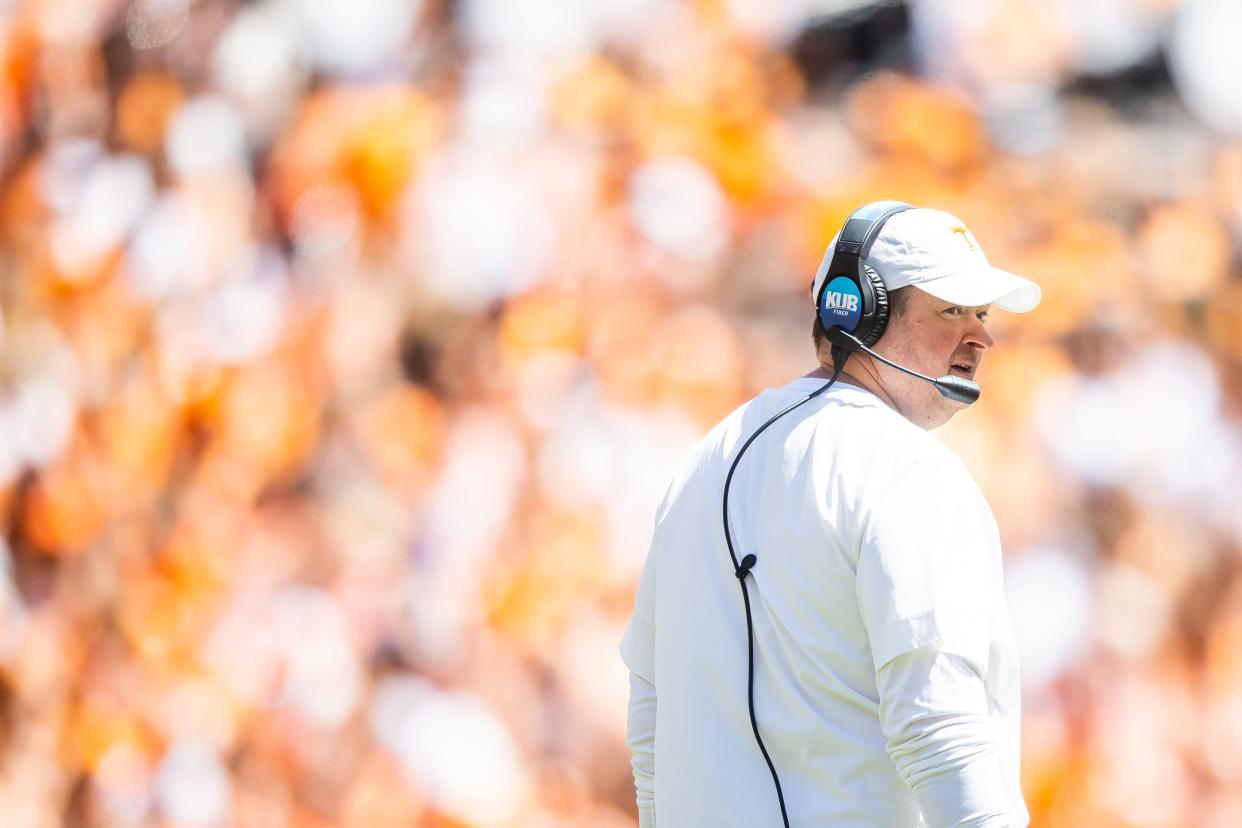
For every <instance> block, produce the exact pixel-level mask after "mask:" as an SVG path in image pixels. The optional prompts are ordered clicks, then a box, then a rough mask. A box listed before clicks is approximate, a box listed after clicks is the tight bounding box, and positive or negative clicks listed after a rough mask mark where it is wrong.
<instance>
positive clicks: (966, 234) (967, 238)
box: [949, 227, 979, 250]
mask: <svg viewBox="0 0 1242 828" xmlns="http://www.w3.org/2000/svg"><path fill="white" fill-rule="evenodd" d="M949 229H950V230H952V231H953V232H954V233H960V234H961V236H962V239H964V240H965V242H966V244H968V245H970V249H971V250H978V249H979V248H978V247H975V240H974V239H972V238H971V237H970V231H969V230H967V229H966V228H965V227H951V228H949Z"/></svg>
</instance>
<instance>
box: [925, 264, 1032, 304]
mask: <svg viewBox="0 0 1242 828" xmlns="http://www.w3.org/2000/svg"><path fill="white" fill-rule="evenodd" d="M914 286H915V287H917V288H919V290H922V291H923V292H924V293H930V294H931V295H932V296H935V297H936V298H937V299H941V300H943V301H945V302H952V303H953V304H955V305H966V306H968V307H979V306H981V305H995V306H996V307H998V308H1000V309H1001V310H1007V311H1010V312H1011V313H1026V312H1027V311H1031V310H1034V309H1035V307H1036V306H1037V305H1038V304H1039V300H1040V298H1041V297H1042V296H1043V293H1042V291H1041V290H1040V289H1039V285H1037V284H1035V283H1034V282H1032V281H1031V280H1030V279H1024V278H1022V277H1021V276H1018V275H1017V274H1014V273H1010V272H1009V271H1007V270H1001V269H1000V268H997V267H991V266H990V265H989V266H987V267H983V268H979V269H978V270H969V271H956V272H954V273H950V274H947V275H945V276H940V277H933V278H930V279H920V280H919V281H917V282H915V283H914Z"/></svg>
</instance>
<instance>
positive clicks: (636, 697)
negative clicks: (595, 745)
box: [625, 673, 657, 828]
mask: <svg viewBox="0 0 1242 828" xmlns="http://www.w3.org/2000/svg"><path fill="white" fill-rule="evenodd" d="M656 707H657V705H656V689H655V685H654V684H652V683H651V682H649V681H647V680H645V679H643V678H642V677H641V676H639V675H637V674H635V673H630V706H629V715H628V716H627V717H626V737H625V742H626V744H627V745H628V746H629V748H630V755H631V756H632V757H633V758H632V759H631V760H630V765H631V767H632V768H633V771H634V791H635V799H636V801H637V802H638V825H639V828H655V824H656V815H655V730H656Z"/></svg>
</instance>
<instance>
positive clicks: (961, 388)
mask: <svg viewBox="0 0 1242 828" xmlns="http://www.w3.org/2000/svg"><path fill="white" fill-rule="evenodd" d="M835 337H841V338H842V339H845V340H847V342H846V343H841V344H842V345H843V347H846V348H849V349H851V350H855V349H856V350H859V351H863V352H864V353H866V354H867V355H868V356H870V357H872V358H873V359H878V360H879V361H880V362H883V363H884V364H885V365H888V366H890V367H892V368H896V369H897V370H898V371H903V372H905V373H907V374H909V375H910V376H912V377H918V378H919V379H921V380H923V382H930V383H931V384H932V385H934V386H935V387H936V390H937V391H939V392H940V394H941V396H944V397H948V398H949V399H951V400H956V401H957V402H960V403H966V404H967V405H970V404H971V403H973V402H974V401H975V400H977V399H979V383H977V382H974V381H972V380H968V379H965V378H963V377H955V376H953V375H952V374H946V375H945V376H943V377H940V378H938V379H937V378H934V377H929V376H927V375H926V374H920V373H919V372H918V371H915V370H913V369H911V368H907V367H906V366H904V365H898V364H897V363H896V362H893V361H892V360H891V359H889V358H888V357H886V356H883V355H882V354H877V353H876V352H875V351H873V350H871V349H870V348H868V347H867V346H866V345H864V344H863V343H862V340H860V339H859V338H858V337H856V336H854V335H853V334H852V333H850V332H849V331H843V330H841V329H840V328H834V329H833V330H831V331H830V332H829V338H830V339H833V340H834V341H835Z"/></svg>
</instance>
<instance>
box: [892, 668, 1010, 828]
mask: <svg viewBox="0 0 1242 828" xmlns="http://www.w3.org/2000/svg"><path fill="white" fill-rule="evenodd" d="M876 687H877V689H878V690H879V695H880V727H881V729H882V730H883V732H884V735H885V737H886V738H887V740H888V743H887V750H888V755H889V757H890V758H891V759H892V761H893V764H894V765H895V766H896V767H897V772H898V773H899V774H900V775H901V778H902V779H903V780H905V783H906V784H907V785H909V786H910V789H911V790H912V791H914V795H915V798H916V799H917V800H918V803H919V808H920V809H921V810H922V812H923V819H924V820H925V821H926V823H927V826H928V828H948V826H970V828H1018V826H1019V825H1021V824H1023V823H1022V822H1021V821H1019V820H1017V819H1016V818H1015V817H1014V816H1013V815H1012V814H1011V813H1010V809H1009V802H1008V799H1007V794H1006V787H1005V781H1004V774H1003V772H1002V770H1001V762H1000V757H999V755H998V753H997V750H996V744H995V741H994V735H993V734H992V731H991V726H990V724H989V721H988V702H987V695H986V690H985V688H984V683H983V679H982V677H981V676H980V675H979V674H978V673H977V672H976V670H975V668H974V666H973V665H972V664H971V662H969V661H967V660H966V659H964V658H962V657H961V656H957V655H953V654H950V653H945V652H942V651H939V650H937V649H935V648H934V647H922V648H919V649H917V650H912V651H909V652H906V653H903V654H901V655H899V656H897V657H896V658H894V659H892V660H891V661H889V662H888V663H887V664H885V665H884V667H883V668H882V669H881V670H880V671H879V673H877V675H876Z"/></svg>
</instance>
